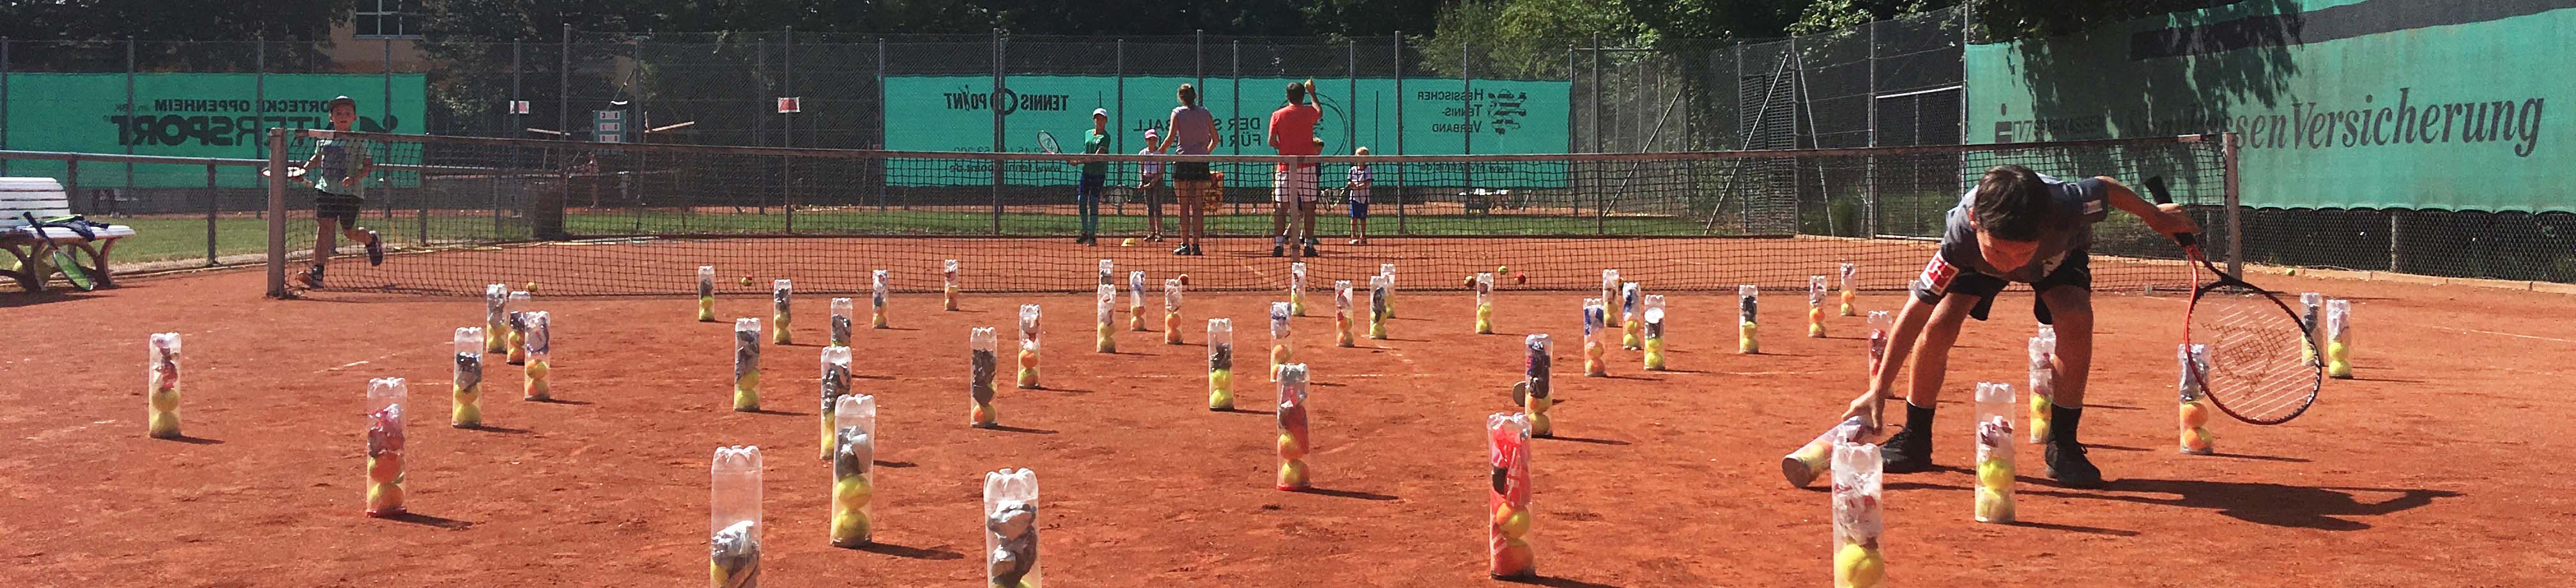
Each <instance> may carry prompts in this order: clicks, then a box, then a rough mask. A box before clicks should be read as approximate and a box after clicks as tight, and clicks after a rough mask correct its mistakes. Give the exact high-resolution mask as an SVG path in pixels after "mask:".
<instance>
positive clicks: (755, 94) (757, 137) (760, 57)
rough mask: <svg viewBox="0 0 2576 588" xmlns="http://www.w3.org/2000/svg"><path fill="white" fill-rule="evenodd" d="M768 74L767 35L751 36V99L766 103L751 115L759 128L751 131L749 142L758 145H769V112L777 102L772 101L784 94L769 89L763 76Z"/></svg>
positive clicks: (767, 81) (755, 101)
mask: <svg viewBox="0 0 2576 588" xmlns="http://www.w3.org/2000/svg"><path fill="white" fill-rule="evenodd" d="M768 75H769V37H767V36H761V37H757V38H753V39H752V40H751V79H752V81H753V82H754V83H753V84H752V85H751V86H752V88H751V92H752V99H753V100H754V102H753V103H754V104H766V105H767V106H766V107H764V108H760V109H758V110H756V111H755V113H754V114H753V115H752V120H753V121H754V123H756V124H757V125H758V126H759V130H756V131H752V133H751V144H752V145H754V146H759V147H768V146H769V113H770V112H771V111H774V110H777V103H776V102H774V99H775V98H777V97H779V96H785V95H786V94H781V93H772V92H771V91H770V89H769V80H768V79H767V78H766V77H765V76H768ZM779 116H781V117H784V116H786V115H784V114H781V115H779Z"/></svg>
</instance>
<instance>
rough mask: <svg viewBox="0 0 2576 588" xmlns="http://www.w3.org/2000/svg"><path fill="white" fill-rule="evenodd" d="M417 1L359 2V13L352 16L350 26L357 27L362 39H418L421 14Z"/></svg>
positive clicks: (380, 0) (385, 0) (383, 0)
mask: <svg viewBox="0 0 2576 588" xmlns="http://www.w3.org/2000/svg"><path fill="white" fill-rule="evenodd" d="M416 8H418V6H417V5H416V0H358V11H357V12H355V13H352V14H351V17H350V24H352V25H355V26H356V27H357V33H358V34H357V37H358V38H360V39H385V38H400V39H418V38H420V20H419V19H420V14H419V12H417V11H416Z"/></svg>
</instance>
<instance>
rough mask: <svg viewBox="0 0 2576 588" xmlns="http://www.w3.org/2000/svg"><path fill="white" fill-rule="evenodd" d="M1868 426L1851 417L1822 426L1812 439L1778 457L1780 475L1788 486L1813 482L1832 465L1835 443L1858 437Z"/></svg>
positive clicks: (1867, 423) (1803, 486) (1859, 419)
mask: <svg viewBox="0 0 2576 588" xmlns="http://www.w3.org/2000/svg"><path fill="white" fill-rule="evenodd" d="M1868 426H1869V421H1867V420H1865V419H1863V418H1861V417H1852V418H1848V419H1843V422H1842V423H1840V424H1836V425H1834V426H1833V427H1831V428H1827V429H1825V432H1823V433H1819V434H1817V435H1816V438H1815V439H1814V440H1810V441H1808V442H1807V444H1806V445H1800V446H1798V450H1797V451H1791V452H1789V454H1788V455H1784V456H1781V457H1780V475H1781V476H1782V477H1784V478H1787V479H1788V480H1789V485H1790V486H1795V487H1799V488H1805V487H1807V485H1808V484H1812V483H1815V481H1816V478H1817V477H1819V476H1823V475H1824V474H1825V472H1827V471H1830V470H1832V469H1833V459H1834V446H1835V445H1837V444H1842V443H1851V442H1854V441H1858V440H1860V436H1861V435H1862V434H1864V433H1867V432H1868V430H1869V429H1868Z"/></svg>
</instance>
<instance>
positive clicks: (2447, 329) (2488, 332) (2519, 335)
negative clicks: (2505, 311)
mask: <svg viewBox="0 0 2576 588" xmlns="http://www.w3.org/2000/svg"><path fill="white" fill-rule="evenodd" d="M2433 328H2436V329H2441V330H2445V331H2458V332H2462V333H2478V334H2482V335H2503V336H2507V337H2521V338H2524V339H2539V340H2542V341H2557V342H2560V343H2576V339H2560V338H2557V337H2542V336H2539V335H2525V334H2521V333H2507V332H2503V331H2484V330H2478V329H2462V328H2456V327H2443V326H2436V327H2433Z"/></svg>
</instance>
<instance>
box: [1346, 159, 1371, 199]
mask: <svg viewBox="0 0 2576 588" xmlns="http://www.w3.org/2000/svg"><path fill="white" fill-rule="evenodd" d="M1370 175H1371V174H1369V168H1368V166H1365V165H1354V166H1351V173H1350V179H1349V182H1350V187H1351V201H1352V202H1357V203H1360V204H1367V203H1368V201H1369V187H1368V184H1369V183H1370V181H1369V177H1370Z"/></svg>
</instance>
